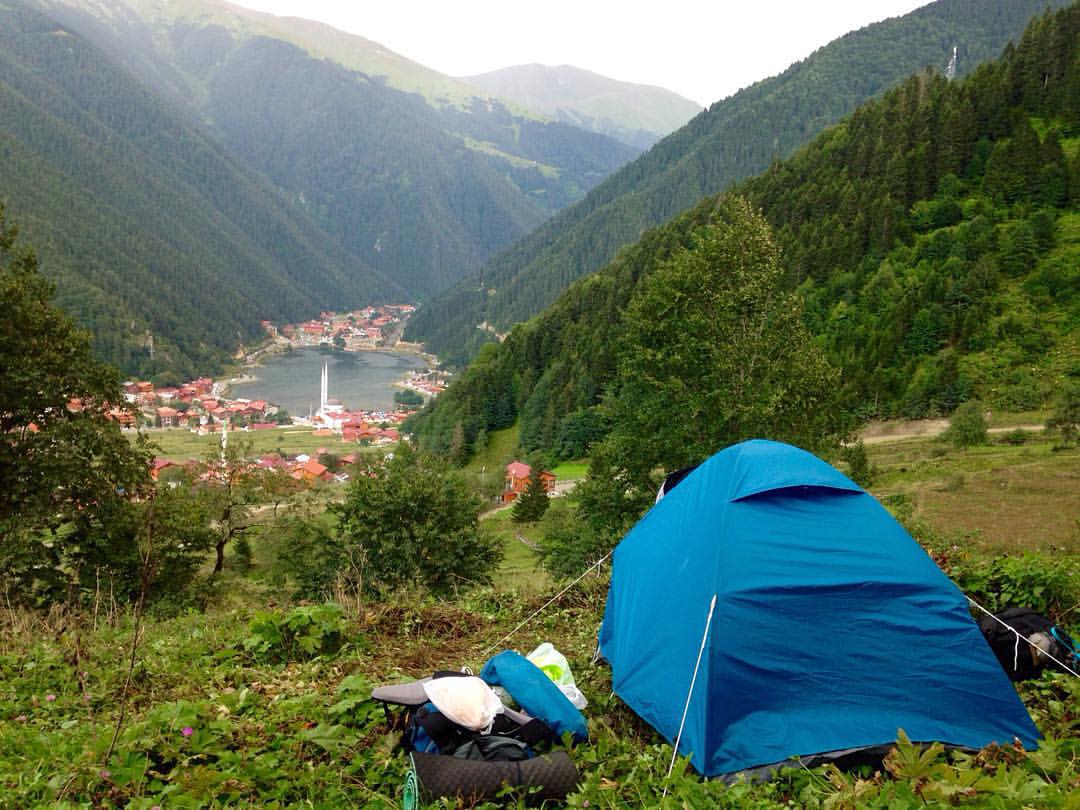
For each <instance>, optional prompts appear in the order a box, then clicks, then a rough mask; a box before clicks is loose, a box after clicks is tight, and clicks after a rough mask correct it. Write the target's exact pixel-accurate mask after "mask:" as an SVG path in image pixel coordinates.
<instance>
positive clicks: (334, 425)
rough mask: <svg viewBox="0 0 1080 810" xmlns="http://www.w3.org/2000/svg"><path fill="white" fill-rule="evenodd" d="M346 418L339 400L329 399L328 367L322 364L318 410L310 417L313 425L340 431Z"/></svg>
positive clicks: (346, 415)
mask: <svg viewBox="0 0 1080 810" xmlns="http://www.w3.org/2000/svg"><path fill="white" fill-rule="evenodd" d="M347 417H348V414H346V413H345V408H344V406H343V405H342V404H341V402H340V401H339V400H336V399H330V367H329V365H328V364H327V363H323V367H322V380H321V383H320V385H319V410H318V411H316V412H315V414H314V416H312V417H311V422H312V423H313V424H321V425H322V426H323V427H328V428H330V429H331V430H341V424H342V422H343V421H344V420H345V419H346V418H347Z"/></svg>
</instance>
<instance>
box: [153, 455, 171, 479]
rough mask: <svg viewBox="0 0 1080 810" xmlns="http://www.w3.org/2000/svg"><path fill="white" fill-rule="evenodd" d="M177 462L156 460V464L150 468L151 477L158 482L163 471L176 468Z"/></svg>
mask: <svg viewBox="0 0 1080 810" xmlns="http://www.w3.org/2000/svg"><path fill="white" fill-rule="evenodd" d="M176 466H177V464H176V462H175V461H169V459H167V458H155V459H154V464H153V466H152V467H151V468H150V477H151V478H153V479H154V480H155V481H157V480H158V476H159V475H161V471H162V470H167V469H168V468H169V467H176Z"/></svg>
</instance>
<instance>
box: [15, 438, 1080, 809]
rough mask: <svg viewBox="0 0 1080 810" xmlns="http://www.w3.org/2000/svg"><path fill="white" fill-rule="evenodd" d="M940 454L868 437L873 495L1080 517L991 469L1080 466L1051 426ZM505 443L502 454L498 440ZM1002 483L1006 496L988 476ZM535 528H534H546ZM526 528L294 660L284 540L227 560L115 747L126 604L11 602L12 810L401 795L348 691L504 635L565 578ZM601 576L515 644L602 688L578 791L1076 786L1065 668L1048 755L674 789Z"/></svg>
mask: <svg viewBox="0 0 1080 810" xmlns="http://www.w3.org/2000/svg"><path fill="white" fill-rule="evenodd" d="M504 442H505V443H506V444H507V445H509V446H510V447H511V448H512V446H513V444H515V443H516V438H514V437H512V436H502V437H493V441H492V444H493V445H495V446H501V445H502V443H504ZM942 447H943V446H942V445H940V443H936V442H934V441H933V440H931V439H925V438H917V439H909V440H902V441H895V442H891V443H880V444H876V445H872V446H871V447H870V448H869V452H870V454H871V458H872V460H873V461H874V463H876V464H877V465H879V467H881V470H882V472H881V477H880V481H879V484H878V485H877V486H875V487H874V489H875V492H877V493H878V494H879V495H888V494H890V493H891V494H896V493H899V492H908V493H915V494H916V495H917V496H918V497H916V498H915V500H916V503H917V505H918V508H919V509H920V510H929V509H930V508H931V507H932V506H933V507H934V508H938V510H939V511H938V512H935V513H933V514H932V515H931V514H930V513H929V512H927V513H926V514H924V515H923V516H928V515H929V516H931V517H932V518H933V520H934V524H933V525H934V526H935V528H936V529H939V530H940V529H942V528H943V527H944V526H945V525H948V524H947V523H943V524H942V526H938V523H937V521H939V520H941V521H949V520H954V521H958V522H959V521H961V519H965V520H966V519H968V518H970V519H972V520H978V519H980V515H979V514H978V512H979V511H981V512H1001V511H1002V508H1003V507H1011V505H1012V504H1014V503H1020V504H1024V503H1027V504H1029V508H1030V509H1031V510H1033V511H1035V512H1036V513H1038V514H1042V515H1043V516H1044V517H1050V516H1051V513H1053V512H1061V513H1065V514H1067V513H1068V512H1069V511H1070V510H1069V508H1068V507H1066V506H1064V505H1062V504H1061V496H1060V494H1058V495H1054V494H1053V493H1050V492H1044V493H1043V494H1042V495H1041V496H1038V498H1037V499H1036V500H1030V501H1029V500H1025V499H1029V498H1034V497H1035V495H1036V493H1034V492H1027V491H1023V490H1022V489H1021V488H1020V487H1014V486H1010V487H1006V488H1004V489H1001V490H1000V491H997V490H994V489H993V487H992V484H993V482H995V481H997V478H995V476H1001V475H1010V476H1013V477H1015V478H1016V479H1017V480H1019V479H1021V477H1022V479H1023V483H1025V485H1026V487H1027V489H1030V490H1035V489H1037V488H1038V487H1040V486H1041V484H1040V482H1042V481H1044V480H1047V479H1050V478H1053V477H1054V476H1062V477H1065V478H1069V477H1071V478H1072V480H1075V479H1076V477H1077V476H1078V475H1080V451H1077V450H1072V451H1062V452H1058V453H1052V452H1051V451H1050V450H1049V449H1048V445H1047V443H1046V442H1042V441H1038V442H1035V443H1033V444H1030V445H1026V446H1021V447H1012V446H1007V447H999V446H990V447H987V448H979V449H977V450H973V451H970V452H968V453H963V452H961V451H953V450H944V451H942V449H941V448H942ZM492 452H493V453H495V454H496V455H495V456H493V457H498V456H497V454H498V453H499V452H500V451H499V450H497V449H496V450H493V451H492ZM954 475H962V476H964V477H965V484H964V485H963V486H961V487H959V488H952V487H949V486H941V485H940V484H941V482H948V481H949V480H950V477H951V476H954ZM984 477H985V478H986V480H987V481H988V482H989V483H990V484H991V486H990V487H989V488H988V489H982V488H981V482H982V480H983V478H984ZM1074 489H1080V488H1076V487H1074ZM976 492H979V493H983V494H982V495H981V496H980V497H981V501H980V502H979V503H975V502H974V501H973V502H972V503H971V504H968V503H967V501H966V498H967V497H968V496H969V495H971V494H973V493H976ZM991 493H992V494H991ZM927 498H929V499H930V500H925V499H927ZM935 499H936V500H935ZM562 505H563V504H559V503H557V504H556V505H555V506H554V507H553V508H556V509H557V508H561V507H562ZM976 506H981V510H979V509H976V508H975V507H976ZM1072 511H1073V514H1076V510H1072ZM965 516H966V517H965ZM486 524H487V525H488V526H489V528H492V529H494V530H496V531H498V532H499V533H501V534H503V535H504V537H507V538H508V543H510V542H511V541H510V539H509V538H512V536H513V534H514V533H515V532H516V529H515V527H514V526H513V524H512V523H511V522H510V521H509V516H508V515H507V513H505V512H500V513H497V514H495V515H493V516H491V517H489V518H488V520H487V521H486ZM1047 525H1049V524H1048V523H1047V524H1046V525H1044V526H1040V527H1037V528H1036V529H1035V530H1034V531H1033V532H1028V533H1025V531H1026V530H1025V529H1024V528H1023V527H1022V526H1020V525H1019V524H1018V525H1017V526H1016V527H1015V528H1014V530H1013V534H1012V540H1013V541H1014V544H1015V545H1016V546H1019V547H1027V546H1037V545H1042V541H1043V539H1044V538H1045V536H1046V531H1045V529H1046V526H1047ZM962 528H965V530H967V529H969V528H970V526H966V527H962ZM534 532H535V530H534V529H531V528H526V529H525V533H526V534H527V535H528V536H529V537H530V538H532V537H534ZM513 542H514V543H516V547H508V552H509V553H508V557H507V560H506V563H505V564H504V569H503V573H504V574H505V575H506V576H504V577H500V585H499V587H497V588H496V589H493V590H492V589H484V590H481V591H478V592H476V593H474V594H472V595H469V596H466V597H463V598H461V599H459V600H457V601H455V602H442V603H432V602H424V601H423V600H417V599H415V598H414V599H408V600H403V601H400V602H397V603H393V604H389V605H374V604H369V605H366V606H365V607H364V609H363V610H362V612H361V613H360V614H358V615H356V616H352V617H350V618H349V620H348V622H349V623H348V632H347V633H346V639H347V642H346V645H345V647H344V648H343V649H342V650H341V651H340V652H338V653H337V654H336V655H333V656H328V657H323V658H318V659H315V660H313V661H308V662H298V661H294V662H292V663H288V664H285V665H282V664H275V663H268V662H266V661H260V660H258V659H256V658H255V657H253V656H252V655H251V654H249V653H247V652H245V651H244V648H243V641H244V639H245V638H247V637H248V636H249V635H250V633H251V631H250V629H249V622H250V621H251V620H252V618H253V617H254V616H255V614H256V613H257V611H259V610H261V609H263V607H264V606H265V605H267V604H268V603H269V604H270V605H275V604H276V605H288V604H289V594H288V591H287V587H286V584H287V583H285V582H283V581H282V580H281V579H280V575H278V576H274V575H273V572H272V570H271V569H272V566H273V561H272V559H271V556H272V555H269V556H268V555H267V554H265V553H263V552H265V551H266V550H267V549H260V548H256V554H255V559H256V562H257V564H258V566H259V567H257V568H256V570H255V571H254V572H253V573H252V574H249V575H247V576H241V575H239V574H238V573H236V572H231V571H227V573H226V579H225V581H224V582H222V583H221V588H220V591H221V594H222V602H221V604H220V605H219V606H218V607H216V608H214V609H212V610H211V611H210V612H209V613H207V614H205V615H203V614H188V615H183V616H180V617H178V618H174V619H156V618H150V619H149V620H148V622H147V626H146V630H145V638H144V639H143V641H142V644H141V646H140V648H139V650H138V656H137V663H136V666H135V669H134V670H133V675H134V677H133V678H132V681H131V692H130V698H129V701H128V714H127V718H126V720H125V721H124V724H123V730H122V733H121V735H120V738H119V744H118V746H117V749H116V752H115V753H114V754H113V756H112V757H111V758H109V759H108V760H107V761H106V757H105V753H106V750H107V749H108V746H109V741H110V739H111V737H112V732H113V729H114V727H115V723H116V720H117V717H118V715H119V703H120V695H121V694H122V692H123V684H124V680H125V676H126V671H127V670H126V658H127V655H126V652H123V651H124V650H126V648H127V645H129V644H130V640H131V624H130V620H129V618H128V617H127V616H125V615H123V614H122V613H115V612H110V610H109V605H108V603H107V600H103V602H102V603H101V605H100V610H99V612H98V613H97V615H94V616H89V617H85V620H84V621H83V622H82V623H81V624H77V623H75V622H73V621H72V619H71V617H63V616H62V615H60V614H54V615H52V616H50V617H48V618H46V619H43V618H41V617H31V616H28V615H26V614H20V613H17V612H13V611H10V610H5V611H0V807H29V806H50V807H52V806H60V807H63V806H68V807H74V806H76V805H75V802H80V803H83V804H84V805H86V804H93V805H94V806H103V807H108V806H121V805H125V804H126V805H127V806H130V807H135V808H150V807H152V806H153V805H155V804H160V805H161V806H163V807H164V806H173V805H175V806H184V807H219V806H227V805H250V804H253V803H254V804H258V805H260V806H268V807H275V806H287V805H293V804H297V803H307V802H310V803H312V804H314V805H315V806H344V805H346V804H352V805H359V806H368V807H386V808H390V807H396V806H399V805H398V802H399V801H400V796H401V785H402V783H403V779H404V773H405V768H406V759H405V758H404V757H402V756H401V755H400V754H395V753H394V752H393V745H394V742H395V735H394V734H392V733H390V732H388V730H387V728H386V726H385V723H384V722H383V720H382V714H381V711H379V710H378V708H377V707H375V706H373V705H371V704H370V703H367V702H363V701H360V702H356V703H354V704H350V705H347V704H346V703H343V702H342V701H341V699H342V697H346V698H348V697H350V696H351V695H352V694H355V695H357V696H358V697H361V698H362V697H363V696H364V695H365V694H366V690H367V688H368V687H369V685H370V684H373V683H381V682H390V681H395V680H400V679H402V678H412V677H418V676H420V675H423V674H426V673H429V672H430V671H432V670H433V669H438V668H456V667H460V666H462V665H469V666H472V667H474V668H475V667H478V666H479V665H480V664H481V663H482V662H483V660H484V659H485V658H486V657H487V656H488V655H490V654H491V651H490V650H489V649H488V648H489V646H490V645H491V644H492V643H494V642H496V641H497V639H499V638H500V637H501V636H502V635H503V634H505V633H507V632H509V631H510V630H511V629H513V628H514V627H515V626H516V625H517V624H518V622H519V621H520V620H521V619H523V618H524V617H526V616H528V615H530V614H531V613H532V612H533V611H534V610H536V609H537V608H539V607H541V606H542V605H543V604H544V602H545V601H547V599H548V596H549V593H552V592H553V589H551V588H548V587H546V583H545V587H544V588H541V589H539V590H535V591H534V590H533V589H532V588H531V587H529V583H530V582H532V583H533V584H535V580H534V579H532V564H533V560H532V558H531V553H529V552H528V550H527V548H526V547H525V546H524V545H523V544H521V543H519V542H516V541H513ZM256 545H258V544H256ZM1073 551H1074V552H1075V551H1076V549H1075V548H1073ZM605 591H606V578H597V579H593V578H591V577H590V578H588V579H587V580H586V581H585V582H583V583H582V585H581V586H579V587H577V588H575V589H573V590H572V591H570V592H569V593H568V594H567V595H566V596H564V597H563V598H562V599H561V600H560V602H559V603H557V604H556V605H553V606H552V607H549V608H547V609H546V610H545V611H544V612H543V613H542V614H541V615H540V616H539V617H538V618H537V619H535V620H534V621H533V622H531V623H529V624H528V625H526V626H525V627H524V628H523V629H522V630H520V631H519V632H518V633H517V634H516V635H515V636H514V637H513V638H512V639H511V640H510V641H509V642H507V645H506V646H510V647H515V648H517V649H519V650H529V649H532V648H533V647H534V646H535V645H537V644H539V643H540V642H542V641H552V642H553V643H555V645H556V646H557V647H558V648H559V649H560V650H562V651H563V652H564V653H565V654H566V655H567V657H568V659H569V661H570V663H571V666H572V668H573V671H574V673H575V676H576V678H577V680H578V684H579V686H580V687H581V689H582V691H583V692H584V693H585V695H586V696H587V697H588V699H589V701H590V706H589V708H588V709H587V710H586V715H587V717H588V718H589V723H590V731H591V734H592V740H591V742H590V744H589V745H586V746H580V747H578V748H577V749H575V751H574V752H573V753H572V756H573V758H574V760H575V762H576V764H577V765H578V767H579V769H580V771H581V773H582V778H583V782H582V785H581V789H580V792H579V793H578V794H576V795H575V796H574V797H572V799H571V805H572V806H578V807H581V806H586V805H585V802H586V801H588V802H589V805H588V806H592V807H624V806H645V805H649V806H659V805H660V804H661V797H660V793H661V791H662V789H663V787H664V786H665V784H667V785H668V786H669V787H670V788H671V795H672V796H674V797H675V802H674V803H672V804H671V805H670V806H672V807H676V806H679V807H682V806H689V807H698V806H725V807H745V806H751V805H752V806H757V807H782V806H837V807H856V806H860V807H861V806H886V805H889V802H894V804H892V805H889V806H914V805H916V804H921V803H923V802H928V803H929V804H931V805H932V806H948V805H949V804H950V803H951V804H961V805H966V806H985V805H987V804H988V803H993V802H998V804H999V805H1000V806H1003V807H1004V806H1009V807H1012V806H1032V807H1034V806H1051V805H1053V806H1057V805H1059V804H1060V802H1061V801H1062V797H1063V796H1065V795H1068V793H1069V792H1070V790H1071V787H1070V786H1073V787H1075V785H1077V784H1080V781H1078V780H1080V737H1078V735H1080V718H1078V717H1077V716H1076V713H1075V706H1076V700H1077V699H1078V698H1080V687H1078V684H1080V681H1077V680H1075V679H1074V680H1066V678H1065V677H1064V676H1048V677H1047V678H1045V679H1044V680H1042V681H1039V682H1036V683H1034V684H1031V685H1026V686H1023V687H1022V688H1021V692H1022V695H1023V696H1024V698H1025V702H1026V704H1027V705H1028V707H1029V710H1030V711H1031V712H1032V714H1033V717H1034V719H1035V720H1036V722H1037V724H1038V725H1039V726H1040V728H1041V729H1042V730H1043V732H1044V734H1047V735H1048V736H1052V737H1057V738H1059V739H1060V742H1054V743H1051V744H1049V745H1046V746H1044V748H1043V750H1042V751H1041V753H1040V754H1039V755H1038V757H1037V758H1029V757H1024V756H1022V755H1019V754H1016V753H1010V752H1008V751H1004V752H998V753H994V752H990V753H987V754H983V755H981V758H980V760H978V761H977V762H976V763H974V764H971V765H968V764H965V763H964V762H963V761H960V762H958V763H953V764H951V765H950V764H947V763H946V762H945V761H944V760H943V759H941V758H939V760H938V761H937V763H936V764H934V765H932V766H920V768H917V769H915V770H917V771H918V775H916V774H915V773H914V771H908V772H905V771H904V770H903V769H902V768H901V769H900V776H899V777H897V778H890V777H889V776H888V775H884V777H880V776H879V777H877V778H876V779H866V780H863V781H856V780H855V778H853V777H843V776H842V775H840V774H838V773H826V772H821V771H818V772H816V773H813V774H811V773H810V772H807V771H792V772H790V773H788V774H787V775H785V776H783V777H781V778H780V779H778V780H774V781H773V782H770V783H768V784H765V785H758V786H735V787H730V786H725V785H723V784H721V783H718V782H709V783H701V782H699V781H698V780H697V779H696V778H694V777H693V776H692V775H681V770H679V771H677V774H676V776H675V777H674V778H673V779H672V780H671V782H670V783H665V781H664V772H665V771H666V769H667V763H668V760H669V758H670V754H671V750H670V748H669V747H667V746H666V745H664V744H662V743H661V742H660V741H659V740H658V738H657V737H656V736H655V735H654V734H653V733H652V732H651V731H650V730H649V729H648V728H647V727H646V726H645V725H644V724H643V723H642V722H641V721H640V720H639V719H638V718H637V717H636V716H635V715H634V714H633V713H632V712H630V711H629V710H628V709H627V708H626V707H625V706H624V705H622V703H621V702H620V701H619V700H618V699H617V698H614V697H612V696H611V693H610V689H611V685H610V678H609V674H608V671H607V669H606V668H605V667H603V666H590V664H589V661H590V658H591V655H592V652H593V649H594V647H595V640H596V635H595V634H596V629H597V626H598V623H599V619H600V616H601V613H602V610H603V601H604V594H605ZM350 686H351V687H352V688H353V691H352V692H349V688H350ZM49 696H52V699H50V697H49ZM343 707H344V708H343ZM185 727H191V729H192V733H191V735H190V736H184V734H183V732H182V729H184V728H185ZM147 764H149V765H150V770H149V771H147V770H146V766H147ZM894 764H895V763H894ZM905 773H907V774H908V775H905ZM961 783H962V784H961ZM166 786H168V787H166ZM165 790H171V791H172V792H170V793H166V792H163V791H165ZM129 800H130V804H128V802H129ZM64 801H67V802H68V804H66V805H65V804H64Z"/></svg>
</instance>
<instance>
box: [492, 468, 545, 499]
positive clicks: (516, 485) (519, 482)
mask: <svg viewBox="0 0 1080 810" xmlns="http://www.w3.org/2000/svg"><path fill="white" fill-rule="evenodd" d="M530 475H532V467H530V466H529V465H528V464H525V463H523V462H521V461H511V462H510V463H509V464H507V465H506V479H505V483H504V485H503V493H502V502H503V503H510V501H513V500H515V499H516V498H517V496H518V495H520V494H521V493H522V492H524V491H525V490H526V489H528V487H529V476H530ZM540 481H541V483H543V485H544V489H545V490H546V491H547V492H548V493H549V494H550V493H552V492H554V491H555V473H553V472H549V471H548V470H544V471H543V472H542V473H540Z"/></svg>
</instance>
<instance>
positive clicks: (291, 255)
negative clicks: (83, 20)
mask: <svg viewBox="0 0 1080 810" xmlns="http://www.w3.org/2000/svg"><path fill="white" fill-rule="evenodd" d="M0 198H2V200H3V202H4V203H5V205H6V207H7V213H8V218H9V221H12V222H15V223H17V224H18V225H20V226H21V228H22V231H23V236H24V238H25V239H27V241H29V242H32V243H33V244H34V245H35V247H36V248H37V250H38V252H39V255H40V258H41V263H42V268H43V270H44V271H45V273H46V274H47V275H48V276H49V278H51V279H52V280H53V281H54V282H55V283H56V285H57V288H58V296H57V301H58V303H60V304H61V305H62V306H63V307H64V309H66V310H67V311H68V312H69V313H71V314H72V315H73V316H75V318H76V319H77V320H78V321H79V322H80V323H81V324H82V325H84V326H86V327H89V328H91V329H92V331H93V334H94V342H95V349H96V350H97V352H98V354H99V355H100V356H101V357H104V358H107V359H108V360H110V361H112V362H113V363H115V364H117V365H119V366H120V367H121V368H123V369H124V371H125V372H127V373H139V374H142V375H152V374H155V373H161V372H167V373H168V374H169V375H170V376H176V375H183V374H193V373H195V372H203V371H212V370H213V369H215V368H216V367H217V366H218V365H219V364H220V362H221V360H222V359H223V358H224V357H227V356H228V354H229V353H230V352H231V351H233V350H235V348H236V345H237V344H238V343H239V342H242V341H246V340H248V339H249V338H252V337H254V336H256V335H258V334H259V331H260V330H259V320H260V319H262V318H271V319H288V320H293V319H298V318H301V317H305V316H306V315H308V314H310V312H311V311H313V310H317V309H318V308H319V307H320V306H322V305H325V304H326V303H327V302H331V301H333V302H341V303H354V304H357V305H359V304H362V303H365V302H369V301H373V300H378V299H381V300H385V299H386V298H388V297H393V298H401V297H404V296H405V295H406V293H405V292H404V291H403V290H402V288H401V287H400V286H398V285H397V284H395V283H394V282H392V281H390V280H389V279H387V278H385V277H384V276H382V275H381V274H379V273H378V272H376V271H374V270H372V269H370V268H368V267H365V265H364V264H363V262H362V261H360V260H359V259H358V258H357V257H355V256H353V255H351V254H349V253H348V252H347V251H346V250H344V249H341V248H340V247H338V246H337V245H336V243H335V242H334V241H333V240H331V239H329V238H328V237H327V236H326V234H325V233H323V232H322V231H321V230H320V229H319V228H318V227H317V226H315V225H314V223H312V222H311V220H310V219H309V218H308V217H307V216H306V215H305V214H304V212H303V211H302V210H300V209H299V208H298V207H296V206H295V205H293V204H292V203H290V202H289V201H288V200H287V199H285V198H284V197H283V196H282V195H281V194H280V193H279V192H278V191H277V190H276V189H275V188H274V187H273V186H272V185H271V184H270V183H269V182H267V181H266V180H265V179H263V178H262V177H261V176H260V175H258V174H257V173H255V172H254V171H252V170H251V169H250V168H248V167H247V166H246V165H245V164H243V163H242V162H241V161H239V160H237V159H236V158H234V157H232V156H230V154H229V153H228V152H227V151H226V150H224V149H223V148H222V147H221V146H220V145H219V144H217V143H216V142H215V141H213V140H212V139H211V138H209V137H207V136H206V135H205V134H204V132H203V131H202V129H201V128H200V127H199V126H198V125H197V124H194V123H192V122H191V121H189V120H187V119H186V118H185V117H184V116H178V115H177V114H175V112H173V111H172V110H171V109H169V108H168V107H167V106H166V105H164V104H163V103H161V102H160V101H159V100H158V99H157V98H156V97H155V96H153V95H152V94H151V93H150V92H148V91H147V90H146V89H145V88H144V87H142V86H141V85H139V84H138V83H137V82H136V81H135V80H133V79H132V78H131V77H130V76H129V75H128V74H127V73H126V72H125V71H123V70H121V69H119V68H118V67H116V66H115V65H114V64H113V63H112V62H111V61H110V60H109V59H107V58H106V57H105V55H104V54H102V53H101V52H100V51H99V50H98V49H97V48H95V47H93V46H92V45H90V44H89V43H88V42H86V41H85V40H84V39H83V38H82V37H80V36H78V35H75V34H73V33H71V32H70V31H68V30H66V29H64V28H62V27H61V26H60V25H58V24H57V23H56V22H55V21H53V20H52V19H50V18H48V17H46V16H44V15H42V14H40V13H39V12H37V11H34V10H31V9H30V8H28V7H26V6H23V5H21V4H18V3H15V2H12V1H11V0H4V2H0Z"/></svg>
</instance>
